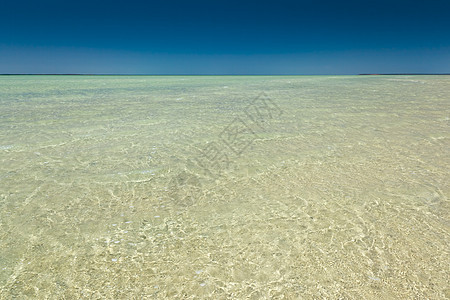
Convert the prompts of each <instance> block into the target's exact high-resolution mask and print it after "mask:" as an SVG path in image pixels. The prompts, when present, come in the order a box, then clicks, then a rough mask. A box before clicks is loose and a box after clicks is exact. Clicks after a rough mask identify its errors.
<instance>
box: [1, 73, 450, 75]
mask: <svg viewBox="0 0 450 300" xmlns="http://www.w3.org/2000/svg"><path fill="white" fill-rule="evenodd" d="M45 75H47V76H48V75H52V76H383V75H450V73H361V74H126V73H117V74H105V73H3V74H0V76H45Z"/></svg>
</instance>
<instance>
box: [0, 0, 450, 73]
mask: <svg viewBox="0 0 450 300" xmlns="http://www.w3.org/2000/svg"><path fill="white" fill-rule="evenodd" d="M402 72H408V73H449V72H450V1H448V0H447V1H433V0H431V1H423V0H422V1H414V0H411V1H403V0H401V1H395V0H391V1H386V0H381V1H371V0H358V1H344V2H341V1H284V0H278V1H245V0H243V1H233V0H231V1H214V0H208V1H200V0H191V1H178V0H172V1H151V0H150V1H135V0H129V1H95V0H92V1H84V0H81V1H60V0H58V1H49V0H42V1H35V0H34V1H21V0H0V73H105V74H111V73H122V74H358V73H402Z"/></svg>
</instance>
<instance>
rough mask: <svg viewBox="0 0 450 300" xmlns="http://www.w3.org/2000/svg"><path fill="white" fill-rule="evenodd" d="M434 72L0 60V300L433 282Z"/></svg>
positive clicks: (319, 292)
mask: <svg viewBox="0 0 450 300" xmlns="http://www.w3.org/2000/svg"><path fill="white" fill-rule="evenodd" d="M449 95H450V76H161V77H158V76H0V299H26V298H38V299H198V298H205V299H206V298H212V299H269V298H270V299H324V298H327V299H448V298H450V288H449V285H448V283H449V282H450V270H449V266H450V259H449V249H450V247H449V241H450V238H449V233H450V223H449V212H450V207H449V194H450V187H449V182H450V181H449V179H450V178H449V169H450V166H449V162H450V161H449V160H450V159H449V157H450V156H449V150H448V149H450V141H449V137H450V130H449V125H450V98H449Z"/></svg>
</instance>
